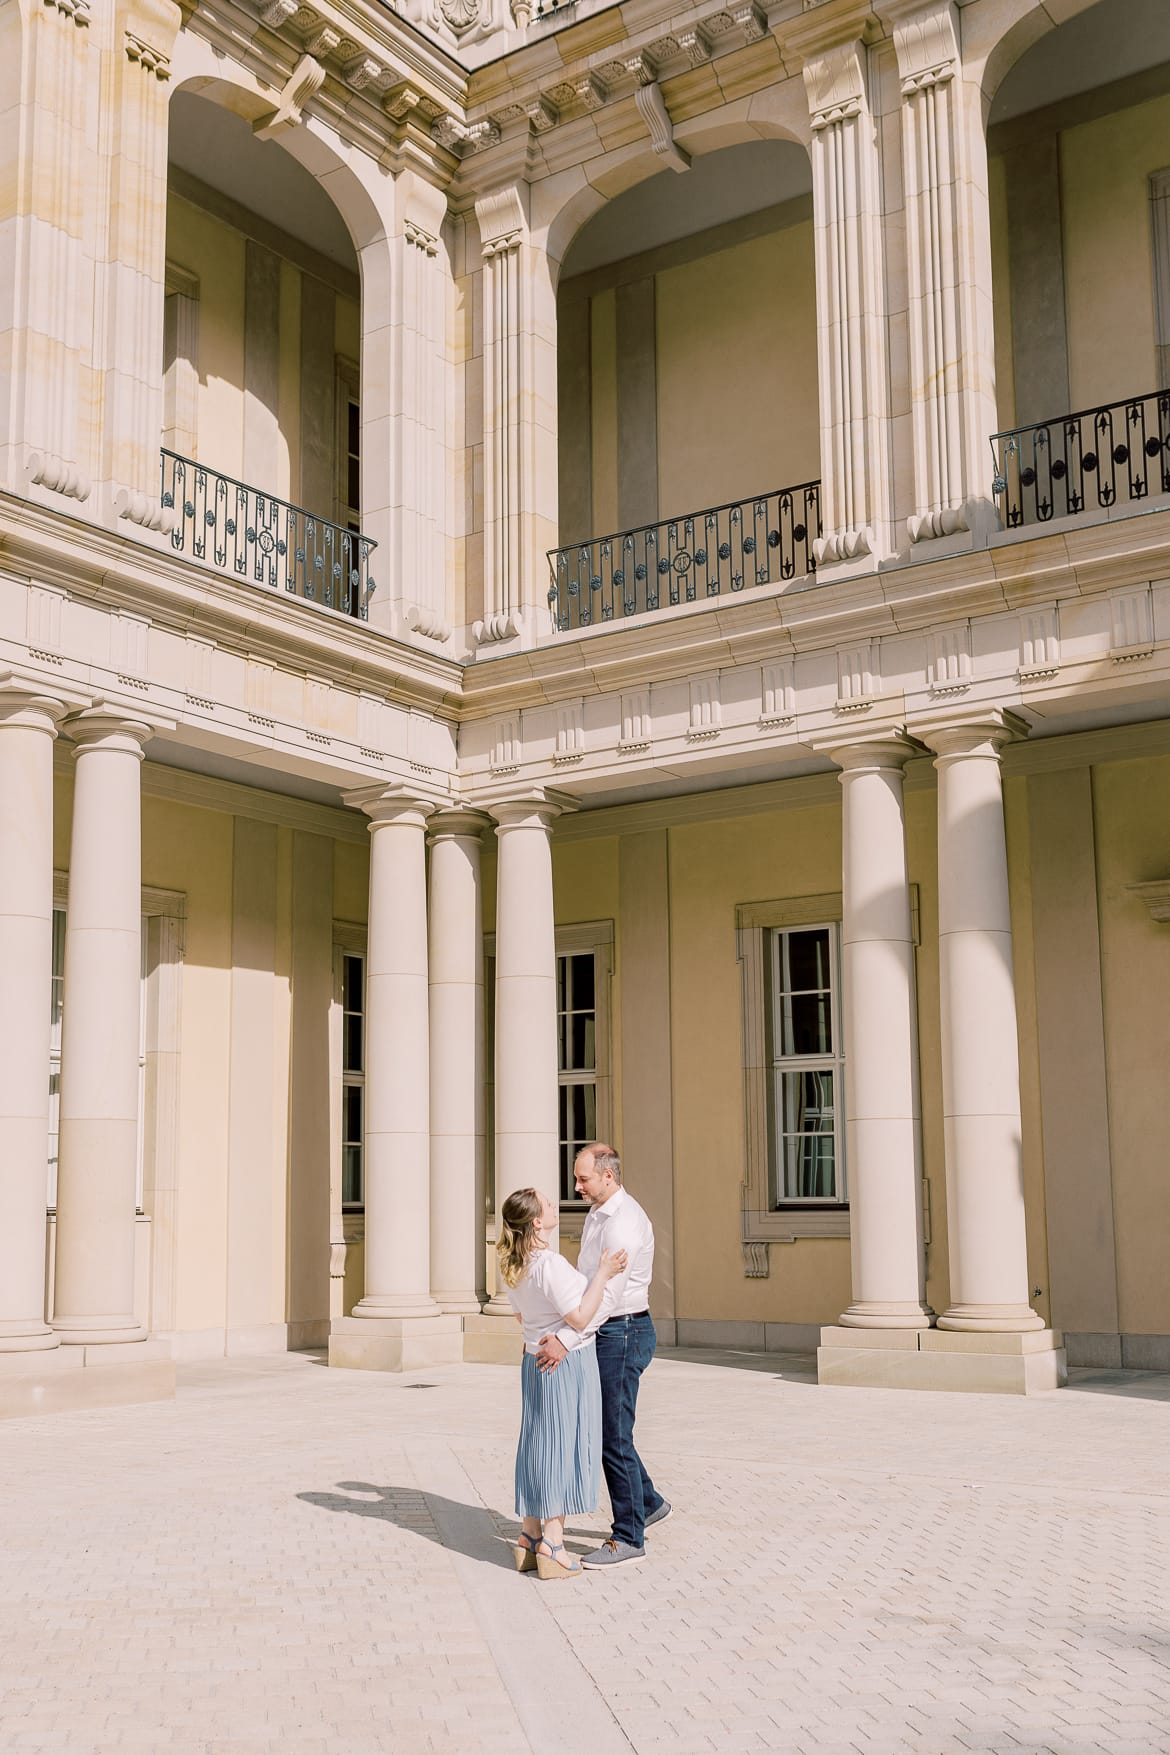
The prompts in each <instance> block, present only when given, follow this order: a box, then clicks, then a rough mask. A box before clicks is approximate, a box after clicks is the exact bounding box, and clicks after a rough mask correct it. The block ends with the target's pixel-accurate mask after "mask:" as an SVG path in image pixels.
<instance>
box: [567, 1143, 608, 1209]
mask: <svg viewBox="0 0 1170 1755" xmlns="http://www.w3.org/2000/svg"><path fill="white" fill-rule="evenodd" d="M573 1181H574V1183H575V1185H576V1189H577V1193H578V1194H579V1195H581V1196H582V1197H583V1198H584V1199H585V1200H587V1201H588V1202H589V1204H590V1206H594V1205H596V1203H597V1202H598V1201H599V1200H600V1201H603V1200H605V1199H607V1198H608V1196H609V1195H611V1194H612V1193H613V1190H614V1186H615V1184H614V1180H613V1175H612V1172H611V1171H609V1170H605V1171H601V1170H599V1169H598V1168H597V1166H596V1165H595V1164H594V1162H593V1159H592V1158H591V1157H590V1156H589V1154H588V1153H587V1152H583V1153H582V1154H581V1156H580V1157H579V1158H578V1159H577V1162H576V1163H575V1164H574V1165H573Z"/></svg>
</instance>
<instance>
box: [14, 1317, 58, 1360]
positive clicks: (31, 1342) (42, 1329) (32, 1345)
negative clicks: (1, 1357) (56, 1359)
mask: <svg viewBox="0 0 1170 1755" xmlns="http://www.w3.org/2000/svg"><path fill="white" fill-rule="evenodd" d="M60 1345H61V1337H60V1336H59V1335H58V1334H57V1333H56V1332H55V1331H54V1330H53V1329H51V1328H49V1326H48V1325H47V1323H43V1322H41V1323H19V1322H0V1353H47V1352H50V1351H51V1350H52V1349H53V1348H54V1347H59V1346H60Z"/></svg>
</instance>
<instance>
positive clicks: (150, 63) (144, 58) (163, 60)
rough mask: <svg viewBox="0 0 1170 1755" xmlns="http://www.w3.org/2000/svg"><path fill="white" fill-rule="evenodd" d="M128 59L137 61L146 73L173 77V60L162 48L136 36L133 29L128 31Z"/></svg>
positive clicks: (161, 77) (167, 77)
mask: <svg viewBox="0 0 1170 1755" xmlns="http://www.w3.org/2000/svg"><path fill="white" fill-rule="evenodd" d="M126 59H127V60H128V61H134V62H137V64H138V66H139V67H141V68H142V70H143V72H144V73H153V74H154V77H155V78H156V79H169V78H170V77H171V60H170V56H169V55H164V54H163V52H162V50H161V49H155V48H153V47H152V46H151V45H150V43H147V42H144V41H143V39H142V38H141V37H136V36H135V35H134V33H133V31H127V32H126Z"/></svg>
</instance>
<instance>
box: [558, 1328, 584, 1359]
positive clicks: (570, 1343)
mask: <svg viewBox="0 0 1170 1755" xmlns="http://www.w3.org/2000/svg"><path fill="white" fill-rule="evenodd" d="M581 1339H582V1336H581V1335H580V1334H579V1333H578V1331H577V1330H576V1329H575V1328H559V1329H558V1330H557V1340H558V1341H560V1343H561V1346H562V1347H564V1348H565V1350H566V1352H569V1353H571V1352H572V1351H573V1348H574V1347H575V1346H577V1344H578V1342H579V1341H580V1340H581Z"/></svg>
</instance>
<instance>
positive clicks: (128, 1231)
mask: <svg viewBox="0 0 1170 1755" xmlns="http://www.w3.org/2000/svg"><path fill="white" fill-rule="evenodd" d="M68 731H69V735H70V737H72V739H73V741H74V744H75V746H76V747H75V749H74V760H75V763H76V773H75V778H74V788H73V835H72V842H71V848H70V856H69V900H68V904H67V908H66V917H65V1007H64V1013H63V1017H62V1033H61V1125H60V1153H59V1162H58V1170H57V1255H56V1280H55V1296H54V1314H53V1327H54V1328H55V1329H56V1330H57V1333H58V1334H59V1335H60V1337H61V1339H62V1341H65V1342H67V1343H73V1344H77V1345H86V1346H90V1345H94V1344H98V1343H110V1342H118V1341H138V1340H142V1339H143V1338H144V1337H145V1332H146V1331H145V1329H144V1328H142V1326H141V1325H140V1324H139V1322H138V1321H137V1319H136V1318H135V1316H134V1215H135V1208H136V1197H137V1186H136V1185H137V1180H138V1049H139V1039H140V1030H141V1006H142V992H141V987H142V869H141V867H142V859H141V843H142V823H141V816H142V807H141V769H142V746H143V743H144V742H145V741H146V739H147V738H148V737H149V736H150V727H149V726H147V725H145V724H143V723H141V722H139V721H137V720H133V719H123V718H121V717H119V716H118V715H116V714H114V713H111V712H107V711H105V710H91V711H89V712H86V713H83V714H81V715H79V716H78V717H77V718H75V719H72V720H70V721H69V722H68Z"/></svg>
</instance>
